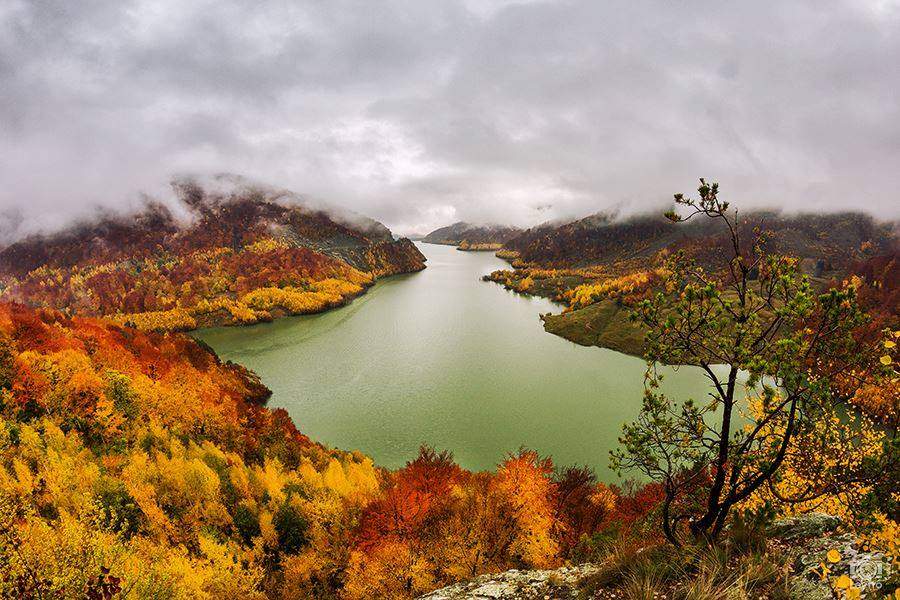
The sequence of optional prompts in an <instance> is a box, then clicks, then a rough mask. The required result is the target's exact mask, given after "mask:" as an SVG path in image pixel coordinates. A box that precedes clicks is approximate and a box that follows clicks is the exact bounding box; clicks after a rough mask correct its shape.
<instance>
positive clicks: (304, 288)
mask: <svg viewBox="0 0 900 600" xmlns="http://www.w3.org/2000/svg"><path fill="white" fill-rule="evenodd" d="M173 188H174V190H175V192H176V196H177V202H178V206H177V207H175V208H177V211H175V210H173V209H172V208H170V207H168V206H166V205H163V204H160V203H148V204H147V205H146V206H145V207H144V209H143V210H142V211H140V212H138V213H137V214H133V215H127V216H104V217H101V218H98V219H97V220H95V221H93V222H86V223H82V224H80V225H77V226H75V227H73V228H71V229H68V230H65V231H61V232H58V233H55V234H51V235H42V236H31V237H29V238H26V239H23V240H20V241H17V242H15V243H13V244H11V245H9V246H7V247H6V248H4V249H3V250H2V251H0V298H2V299H6V300H13V301H20V302H25V303H28V304H31V305H33V306H39V307H48V308H56V309H60V310H64V311H67V312H71V313H77V314H85V315H96V316H109V317H112V318H114V319H115V320H117V321H119V322H121V323H131V324H134V325H136V326H138V327H141V328H143V329H160V330H173V329H178V330H183V329H193V328H195V327H200V326H208V325H219V324H239V323H254V322H257V321H261V320H269V319H271V318H274V317H277V316H279V315H282V314H298V313H308V312H317V311H320V310H324V309H326V308H329V307H332V306H337V305H340V304H342V303H344V302H346V301H347V300H349V299H351V298H353V297H354V296H356V295H358V294H360V293H362V292H363V290H364V289H365V288H366V287H367V286H369V285H371V284H372V283H373V282H374V280H375V279H377V278H378V277H382V276H386V275H392V274H395V273H406V272H411V271H417V270H420V269H423V268H424V267H425V263H424V260H425V259H424V256H422V254H421V253H420V252H419V251H418V250H417V249H416V248H415V246H414V245H413V244H412V243H411V242H410V241H409V240H406V239H401V240H396V241H395V240H394V239H393V236H392V235H391V233H390V231H389V230H388V229H387V228H386V227H384V226H383V225H381V224H380V223H378V222H376V221H373V220H371V219H368V218H365V217H361V216H359V215H355V214H353V213H350V212H347V211H343V212H339V211H333V210H329V211H326V210H325V209H324V208H320V207H315V206H312V205H309V204H307V203H306V202H304V200H303V199H302V198H301V197H299V196H296V195H295V194H291V193H289V192H284V191H280V190H273V189H268V188H263V187H259V186H251V185H249V184H247V183H246V182H244V181H243V180H241V179H239V178H235V177H231V176H228V177H225V176H223V177H219V178H216V179H215V180H213V181H212V182H205V183H200V182H198V181H196V180H181V181H176V182H175V183H173ZM176 213H177V216H176Z"/></svg>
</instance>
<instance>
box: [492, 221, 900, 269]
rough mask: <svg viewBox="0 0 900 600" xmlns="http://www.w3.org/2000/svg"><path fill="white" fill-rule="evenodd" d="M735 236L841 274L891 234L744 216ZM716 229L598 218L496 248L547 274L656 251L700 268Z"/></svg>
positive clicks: (708, 258)
mask: <svg viewBox="0 0 900 600" xmlns="http://www.w3.org/2000/svg"><path fill="white" fill-rule="evenodd" d="M738 227H739V230H740V232H741V233H742V234H743V235H744V236H745V239H749V238H750V236H751V235H752V234H753V231H754V230H755V229H763V230H766V231H768V232H769V233H770V235H771V238H770V240H769V247H770V250H771V251H773V252H778V253H783V254H789V255H791V256H795V257H798V258H800V259H807V260H808V261H812V262H813V263H815V265H817V266H815V267H814V269H817V270H818V271H820V272H827V271H841V270H846V269H847V268H848V267H849V266H850V265H851V264H852V263H853V262H854V261H859V260H863V259H865V258H866V257H867V256H872V255H878V254H884V253H886V252H888V251H889V250H890V249H891V248H893V247H894V246H895V245H896V240H897V238H896V234H895V232H894V226H893V225H892V224H889V223H883V222H878V221H876V220H875V219H873V218H872V217H870V216H868V215H864V214H862V213H849V212H848V213H836V214H795V215H786V214H780V213H776V212H750V213H746V214H742V215H740V218H739V225H738ZM726 241H727V240H726V236H725V235H724V233H723V231H722V228H721V226H720V223H716V222H712V221H710V220H708V219H707V220H702V221H690V222H687V223H677V224H676V223H672V222H671V221H669V220H668V219H666V218H665V217H663V216H661V215H659V216H639V217H633V218H630V219H624V220H620V219H616V218H614V217H611V216H609V215H605V214H602V213H599V214H595V215H591V216H589V217H586V218H584V219H580V220H577V221H573V222H570V223H565V224H561V225H542V226H539V227H534V228H532V229H529V230H527V231H524V232H522V233H520V234H519V235H517V236H515V237H513V238H511V239H509V240H507V241H506V243H505V244H504V248H505V249H507V250H512V251H515V252H517V253H518V255H519V258H520V259H521V260H522V261H523V262H525V263H534V264H537V265H541V266H547V267H567V268H572V267H584V266H591V265H608V264H612V263H615V262H617V261H623V260H630V261H640V260H641V259H646V260H647V261H649V260H651V259H652V258H653V257H654V256H656V255H657V253H659V251H661V250H663V249H666V248H667V249H670V250H675V249H683V250H685V251H686V252H688V253H689V254H691V255H692V256H693V257H694V258H696V259H697V260H699V261H700V262H701V263H704V262H712V261H713V260H714V259H715V257H716V256H717V255H718V253H719V251H720V250H721V249H722V245H723V244H724V243H726Z"/></svg>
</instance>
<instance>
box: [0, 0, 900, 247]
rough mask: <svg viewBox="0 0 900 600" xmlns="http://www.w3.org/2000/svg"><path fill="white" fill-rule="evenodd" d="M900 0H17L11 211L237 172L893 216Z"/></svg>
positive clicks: (548, 201)
mask: <svg viewBox="0 0 900 600" xmlns="http://www.w3.org/2000/svg"><path fill="white" fill-rule="evenodd" d="M898 64H900V3H898V2H897V0H871V1H869V2H860V1H847V2H819V1H813V0H810V1H806V2H791V3H782V2H771V3H769V2H757V3H721V2H712V1H704V2H692V3H663V2H649V1H641V0H637V1H628V2H626V1H607V2H597V1H595V0H584V1H569V2H512V1H507V2H504V1H500V0H496V1H493V0H469V1H463V0H447V1H444V0H440V1H438V0H435V1H433V2H431V1H425V0H408V1H404V2H401V1H385V2H372V1H369V0H358V1H350V0H307V1H306V2H302V3H295V2H288V1H276V2H266V3H260V2H255V1H249V0H247V1H240V0H228V1H224V2H211V1H208V2H179V1H176V0H168V1H164V2H152V1H150V0H143V1H125V0H121V1H120V0H110V1H104V0H92V1H84V2H77V3H74V2H66V1H65V0H53V1H46V0H30V1H29V0H10V1H7V2H5V3H3V5H2V6H0V181H2V186H0V232H2V234H3V235H4V236H7V235H9V233H10V232H11V231H18V232H19V233H21V232H25V231H31V230H34V229H39V228H55V227H58V226H60V225H62V224H64V223H66V222H67V221H68V220H70V219H71V218H73V217H79V216H83V215H85V214H87V213H88V212H90V211H92V210H95V208H96V207H117V208H123V207H124V208H129V207H132V206H135V205H137V203H138V202H139V201H140V198H141V195H140V194H141V193H147V194H150V195H152V196H155V197H159V198H162V199H163V200H165V199H166V198H168V197H169V196H170V195H171V192H170V191H169V190H168V189H167V187H166V182H167V181H168V180H169V179H170V178H171V177H172V175H174V174H179V173H215V172H234V173H240V174H243V175H246V176H248V177H250V178H252V179H255V180H259V181H266V182H269V183H270V184H272V185H274V186H277V187H285V188H290V189H292V190H295V191H297V192H299V193H302V194H304V195H306V196H308V197H312V198H320V199H325V200H327V201H329V202H332V203H334V204H340V205H345V206H348V207H350V208H352V209H354V210H356V211H358V212H360V213H363V214H368V215H371V216H372V217H375V218H378V219H380V220H382V221H384V222H385V223H386V224H387V225H388V226H390V227H392V228H393V229H396V230H399V231H404V232H409V231H416V230H418V231H425V230H428V229H431V228H433V227H437V226H439V225H443V224H446V223H447V222H450V221H455V220H460V219H466V220H473V221H498V222H512V223H515V224H520V225H528V224H532V223H535V222H539V221H544V220H547V219H550V218H560V217H571V216H579V215H584V214H587V213H590V212H595V211H597V210H601V209H604V208H609V207H612V206H616V207H619V208H621V209H623V210H626V211H635V210H641V209H643V208H646V207H647V206H652V205H657V204H659V203H660V202H663V201H665V200H666V199H667V198H669V197H670V194H671V193H672V192H674V191H690V190H691V189H692V188H693V187H694V182H695V179H696V177H699V176H701V175H703V176H707V177H714V178H716V179H718V180H719V181H720V182H721V183H722V186H723V189H724V191H725V193H726V194H728V196H729V197H730V198H732V199H734V200H736V201H738V202H740V203H742V205H749V206H761V205H767V206H772V205H778V206H783V207H786V208H788V209H795V210H799V209H803V210H836V209H844V208H858V209H864V210H869V211H872V212H877V213H878V214H880V215H882V216H886V217H889V218H897V217H900V201H898V198H897V189H898V187H900V168H898V167H897V165H900V103H898V102H897V98H900V70H898V69H897V65H898Z"/></svg>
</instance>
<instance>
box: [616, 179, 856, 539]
mask: <svg viewBox="0 0 900 600" xmlns="http://www.w3.org/2000/svg"><path fill="white" fill-rule="evenodd" d="M698 191H699V193H700V198H699V199H698V200H694V199H690V198H686V197H684V196H683V195H682V194H676V195H675V203H676V206H677V207H681V208H682V213H681V214H679V213H677V212H675V211H671V212H669V213H667V214H666V216H667V217H668V218H669V219H670V220H672V221H674V222H683V221H688V220H690V219H694V218H708V219H711V220H712V221H713V222H714V223H718V224H721V225H722V227H723V229H724V237H723V238H722V239H723V240H724V243H723V244H722V246H721V247H718V248H716V249H715V252H713V253H712V254H713V256H714V257H715V258H714V259H713V260H707V261H706V264H705V266H701V265H700V264H698V262H697V261H695V260H693V259H691V258H689V257H688V256H687V255H686V254H685V253H684V252H682V251H679V252H674V253H672V254H670V255H669V256H668V257H667V259H666V265H665V269H664V271H663V273H664V275H663V282H662V285H661V289H660V291H658V292H657V293H656V294H655V295H653V296H652V297H651V298H648V299H646V300H644V301H642V302H641V303H640V304H639V305H638V306H637V308H636V310H635V311H634V312H633V314H632V318H633V319H634V320H635V321H637V322H639V323H640V324H641V325H643V326H644V327H645V328H646V329H647V331H648V334H647V345H646V348H647V350H646V358H647V361H648V363H647V364H648V367H647V372H646V377H645V392H644V398H643V403H642V407H641V411H640V413H639V416H638V418H637V420H636V421H634V422H632V423H629V424H627V425H625V426H624V427H623V435H622V437H621V438H620V442H621V445H622V447H621V448H620V449H619V450H616V451H614V452H613V453H612V465H613V467H614V468H615V469H617V470H619V471H620V472H621V470H623V469H634V470H637V471H639V472H642V473H643V474H645V475H646V476H648V477H649V478H650V479H652V480H653V481H655V482H659V483H661V484H662V485H663V488H664V492H665V493H664V497H663V501H662V505H661V513H662V515H661V516H662V527H663V532H664V534H665V536H666V538H667V539H668V540H669V541H670V542H672V543H673V544H675V545H681V544H682V543H683V542H684V541H685V539H686V538H687V539H690V538H693V539H694V540H708V541H712V540H714V539H715V538H716V537H717V536H718V535H719V533H720V532H721V531H722V529H723V527H724V526H725V524H726V522H727V519H728V515H729V513H730V511H731V510H732V509H733V508H734V507H735V506H736V505H738V504H740V503H741V502H743V501H745V500H747V499H748V498H750V497H751V495H753V494H754V493H755V492H756V491H757V490H759V489H760V488H762V487H763V486H766V485H768V484H770V483H771V482H773V481H776V480H777V478H778V477H779V475H780V469H781V467H782V465H783V463H784V461H785V457H786V456H788V455H789V453H790V451H792V450H796V447H797V444H798V441H799V440H802V439H804V438H807V437H808V436H814V435H816V424H817V423H822V422H828V423H831V422H832V420H833V419H835V418H836V413H835V410H836V407H837V406H838V404H839V402H841V401H842V400H844V398H842V397H841V396H840V394H838V393H837V391H836V389H835V386H833V382H834V381H835V380H836V378H838V377H847V376H852V374H853V373H854V372H857V371H856V370H857V369H858V368H859V367H860V366H861V365H862V364H863V363H864V362H865V361H866V360H867V356H866V353H865V352H860V351H859V348H860V344H859V343H858V341H857V340H855V339H854V336H853V334H854V330H855V329H857V328H858V327H859V326H860V325H861V324H862V323H863V322H864V319H865V317H864V315H863V313H862V312H861V311H860V310H859V308H858V306H857V304H856V299H855V291H854V289H853V288H852V286H844V287H843V288H840V289H831V290H829V291H827V292H825V293H822V294H816V293H815V292H814V291H813V289H812V288H811V285H810V282H809V280H808V279H807V277H806V276H805V275H804V274H803V273H802V272H801V270H800V267H799V263H798V261H797V260H795V259H793V258H790V257H787V256H780V255H776V254H773V253H769V252H768V251H767V249H766V247H767V242H768V241H769V238H768V236H767V235H766V234H765V233H764V232H762V231H760V230H759V229H758V228H754V229H751V228H750V227H749V226H748V225H747V224H745V223H741V222H739V221H738V218H737V214H736V211H731V210H729V205H728V203H727V202H724V201H721V200H719V198H718V193H719V187H718V184H716V183H712V184H708V183H706V181H704V180H703V179H701V180H700V187H699V189H698ZM745 237H746V238H749V240H745ZM706 256H707V257H709V254H707V255H706ZM661 363H664V364H669V365H680V364H686V363H690V364H695V365H699V367H700V368H701V369H702V370H703V372H704V373H705V375H706V377H707V378H708V379H709V382H710V392H709V395H708V398H706V399H703V400H699V401H697V400H695V399H685V400H683V401H681V402H678V401H676V400H675V399H673V398H671V397H669V396H668V395H667V394H666V393H665V392H664V391H662V389H661V387H660V382H661V380H662V379H663V375H662V373H661V370H660V369H659V367H658V365H660V364H661ZM870 364H871V363H870ZM717 365H722V367H721V368H720V367H718V366H717ZM742 373H746V375H747V380H746V382H745V383H744V384H741V383H740V377H739V375H740V374H742ZM742 385H743V388H744V389H743V390H742V389H741V388H742ZM742 391H743V392H744V393H742ZM751 400H752V401H753V409H752V410H751V409H750V407H749V406H748V404H749V402H750V401H751ZM819 431H821V429H819ZM814 459H815V457H811V460H814Z"/></svg>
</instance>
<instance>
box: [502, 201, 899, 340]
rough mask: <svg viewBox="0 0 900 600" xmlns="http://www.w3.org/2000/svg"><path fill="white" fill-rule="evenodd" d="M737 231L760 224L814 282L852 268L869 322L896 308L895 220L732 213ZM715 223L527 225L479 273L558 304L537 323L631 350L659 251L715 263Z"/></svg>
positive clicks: (746, 235) (719, 242)
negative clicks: (634, 320) (491, 267)
mask: <svg viewBox="0 0 900 600" xmlns="http://www.w3.org/2000/svg"><path fill="white" fill-rule="evenodd" d="M737 230H738V233H739V235H740V236H741V237H742V238H743V239H744V240H749V239H752V238H754V237H755V235H756V233H757V232H759V231H765V232H766V233H767V235H768V238H767V241H766V242H765V244H766V249H767V251H769V252H772V253H777V254H785V255H789V256H793V257H796V258H798V259H800V261H801V266H802V268H803V269H804V270H805V271H806V272H807V273H808V274H809V275H811V276H812V277H813V281H814V283H815V284H816V285H817V286H819V287H824V286H826V285H829V284H830V282H834V281H840V280H841V279H843V278H846V277H848V276H854V275H856V276H857V278H858V282H859V286H860V287H859V290H860V296H861V297H863V299H864V300H865V306H866V308H867V310H869V311H870V312H872V313H873V314H874V315H882V316H878V318H876V320H875V321H876V322H879V323H885V322H887V321H890V318H891V316H895V315H896V307H895V306H891V304H892V303H893V302H895V300H896V298H897V295H896V294H897V292H896V290H897V283H896V282H897V269H896V267H897V258H896V257H897V253H898V238H897V235H896V225H895V224H891V223H884V222H878V221H876V220H875V219H873V218H872V217H870V216H868V215H864V214H861V213H850V212H848V213H839V214H826V215H818V214H815V215H814V214H796V215H786V214H779V213H776V212H751V213H747V214H741V215H740V218H739V219H738V220H737ZM728 243H729V241H728V237H727V235H726V233H725V231H724V230H723V225H722V223H721V222H714V221H711V220H710V219H704V220H699V221H695V220H691V221H688V222H685V223H673V222H671V221H670V220H668V219H666V218H665V217H664V216H662V215H659V216H649V215H644V216H637V217H632V218H630V219H617V218H615V217H614V216H611V215H607V214H602V213H600V214H595V215H591V216H589V217H586V218H583V219H580V220H577V221H573V222H569V223H564V224H545V225H541V226H538V227H534V228H531V229H529V230H527V231H524V232H522V233H520V234H519V235H517V236H515V237H513V238H511V239H509V240H508V241H507V242H506V243H505V244H504V246H503V248H502V250H500V251H499V252H498V256H502V257H504V258H507V259H509V260H511V261H512V264H513V267H514V268H513V269H512V270H498V271H495V272H493V273H491V274H490V275H488V276H486V277H485V279H487V280H490V281H495V282H497V283H500V284H502V285H504V286H505V287H507V288H508V289H512V290H515V291H518V292H521V293H526V294H531V295H539V296H543V297H547V298H551V299H553V300H555V301H557V302H560V303H561V304H564V305H565V309H564V311H563V312H562V313H561V314H557V315H544V316H543V317H542V318H543V321H544V328H545V329H546V330H547V331H549V332H551V333H554V334H557V335H560V336H562V337H564V338H566V339H568V340H571V341H574V342H576V343H579V344H582V345H589V346H602V347H606V348H612V349H614V350H618V351H620V352H626V353H629V354H640V353H641V351H642V347H643V340H644V332H642V331H641V330H639V329H637V328H636V327H634V326H633V325H631V323H630V322H629V319H628V315H629V312H630V310H631V306H632V305H633V303H634V302H635V301H636V300H638V299H640V298H642V297H646V295H647V294H649V293H650V292H651V291H652V290H653V289H654V286H655V285H656V283H657V282H658V280H659V277H658V275H659V274H658V272H657V270H658V269H659V268H660V266H661V259H662V257H663V255H664V254H666V253H669V252H673V251H683V252H684V253H685V254H686V255H687V256H689V257H690V258H692V259H694V260H696V261H697V262H698V263H699V264H700V265H702V266H704V267H706V268H707V269H709V268H720V267H721V261H720V259H719V257H720V256H721V255H722V254H723V253H724V252H726V251H727V250H728V249H727V248H726V247H725V245H726V244H728Z"/></svg>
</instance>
